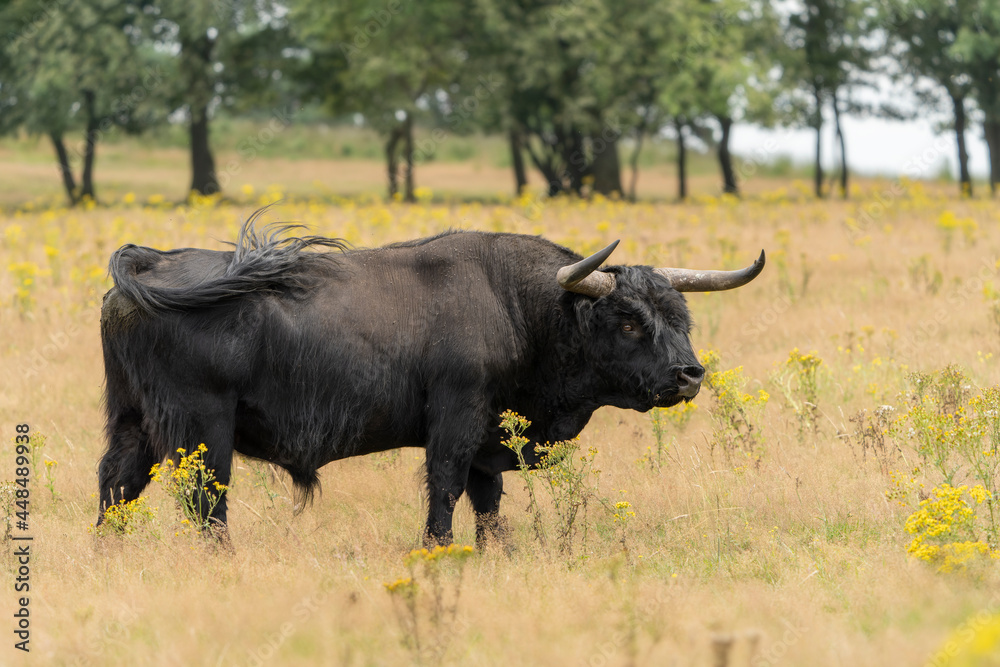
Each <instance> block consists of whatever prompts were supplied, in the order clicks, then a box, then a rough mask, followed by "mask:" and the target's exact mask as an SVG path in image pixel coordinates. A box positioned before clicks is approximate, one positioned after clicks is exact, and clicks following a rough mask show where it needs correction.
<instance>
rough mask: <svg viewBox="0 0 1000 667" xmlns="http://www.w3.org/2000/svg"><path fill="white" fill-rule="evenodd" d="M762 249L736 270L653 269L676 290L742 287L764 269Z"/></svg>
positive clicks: (694, 290) (714, 289) (715, 289)
mask: <svg viewBox="0 0 1000 667" xmlns="http://www.w3.org/2000/svg"><path fill="white" fill-rule="evenodd" d="M764 261H765V258H764V251H763V250H761V251H760V257H758V258H757V261H755V262H754V263H753V264H751V265H750V266H748V267H747V268H745V269H738V270H736V271H698V270H696V269H666V268H664V269H653V271H655V272H656V273H659V274H660V275H661V276H663V277H664V278H666V279H667V280H669V281H670V286H671V287H673V288H674V289H675V290H677V291H678V292H720V291H722V290H727V289H735V288H737V287H742V286H743V285H746V284H747V283H748V282H750V281H751V280H753V279H754V278H756V277H757V276H759V275H760V272H761V271H763V270H764Z"/></svg>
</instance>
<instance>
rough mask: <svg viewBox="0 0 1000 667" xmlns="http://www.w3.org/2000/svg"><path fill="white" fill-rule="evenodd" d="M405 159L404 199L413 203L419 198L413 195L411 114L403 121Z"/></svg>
mask: <svg viewBox="0 0 1000 667" xmlns="http://www.w3.org/2000/svg"><path fill="white" fill-rule="evenodd" d="M403 159H405V160H406V192H405V193H404V194H403V199H404V200H406V201H408V202H410V203H413V202H415V201H417V198H416V196H415V195H414V194H413V116H412V115H411V114H410V113H409V112H407V113H406V120H405V121H403Z"/></svg>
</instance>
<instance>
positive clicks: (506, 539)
mask: <svg viewBox="0 0 1000 667" xmlns="http://www.w3.org/2000/svg"><path fill="white" fill-rule="evenodd" d="M512 535H513V531H512V530H511V528H510V524H509V523H508V521H507V517H505V516H499V517H496V518H495V519H494V520H493V521H491V522H489V524H488V525H485V526H479V527H478V529H477V530H476V549H478V550H479V551H480V552H485V551H487V550H490V549H499V550H501V551H503V553H504V555H506V556H510V555H511V554H513V553H514V551H515V547H514V540H513V538H512Z"/></svg>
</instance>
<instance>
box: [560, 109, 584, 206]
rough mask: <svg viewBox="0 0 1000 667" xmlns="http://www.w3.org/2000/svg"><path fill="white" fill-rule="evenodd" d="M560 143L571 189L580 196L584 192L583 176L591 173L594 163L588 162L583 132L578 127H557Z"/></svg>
mask: <svg viewBox="0 0 1000 667" xmlns="http://www.w3.org/2000/svg"><path fill="white" fill-rule="evenodd" d="M556 142H557V143H558V145H559V147H560V150H561V153H562V159H563V166H564V171H565V174H566V180H567V181H569V191H570V192H572V193H573V194H575V195H577V196H578V197H579V196H580V195H581V194H583V178H584V177H585V176H587V175H589V174H590V171H591V168H592V165H591V164H588V161H587V152H586V150H585V149H584V145H583V133H582V132H580V130H578V129H577V128H576V127H573V126H570V128H569V129H568V130H564V129H562V128H558V129H556Z"/></svg>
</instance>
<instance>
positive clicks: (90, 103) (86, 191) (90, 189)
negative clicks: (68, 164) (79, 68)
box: [80, 90, 100, 200]
mask: <svg viewBox="0 0 1000 667" xmlns="http://www.w3.org/2000/svg"><path fill="white" fill-rule="evenodd" d="M94 98H95V95H94V91H92V90H84V91H83V105H84V109H85V110H86V114H87V134H86V137H85V139H84V144H83V174H82V175H81V176H80V199H83V198H84V197H90V198H91V199H93V200H96V199H97V195H95V194H94V155H95V154H96V153H97V138H98V129H99V125H100V123H99V122H98V118H97V112H96V111H95V109H94Z"/></svg>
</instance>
